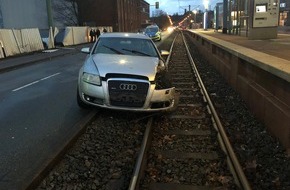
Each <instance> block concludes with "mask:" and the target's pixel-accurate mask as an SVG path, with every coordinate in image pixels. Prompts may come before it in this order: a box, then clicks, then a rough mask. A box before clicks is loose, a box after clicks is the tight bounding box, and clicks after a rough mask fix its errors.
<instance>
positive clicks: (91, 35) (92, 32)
mask: <svg viewBox="0 0 290 190" xmlns="http://www.w3.org/2000/svg"><path fill="white" fill-rule="evenodd" d="M90 42H94V30H93V29H91V30H90Z"/></svg>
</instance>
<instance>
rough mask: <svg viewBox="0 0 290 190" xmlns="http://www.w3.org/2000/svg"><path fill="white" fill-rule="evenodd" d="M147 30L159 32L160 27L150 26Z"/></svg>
mask: <svg viewBox="0 0 290 190" xmlns="http://www.w3.org/2000/svg"><path fill="white" fill-rule="evenodd" d="M145 32H155V33H156V32H158V28H157V27H149V28H146V29H145Z"/></svg>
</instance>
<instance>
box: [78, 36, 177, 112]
mask: <svg viewBox="0 0 290 190" xmlns="http://www.w3.org/2000/svg"><path fill="white" fill-rule="evenodd" d="M82 52H84V53H88V56H87V58H86V60H85V63H84V65H83V66H82V67H81V69H80V71H79V78H78V89H77V102H78V104H79V106H80V107H85V108H87V107H91V106H95V107H101V108H108V109H116V110H130V111H166V110H171V109H172V108H174V107H175V104H176V100H175V98H176V96H175V88H174V87H172V85H171V82H170V77H169V76H168V73H167V69H166V65H165V63H164V60H163V59H162V57H161V54H169V52H167V51H161V54H160V53H159V51H158V49H157V48H156V46H155V44H154V42H153V41H152V40H151V39H150V38H149V37H148V36H146V35H144V34H136V33H104V34H102V35H101V36H100V38H99V39H98V40H97V42H95V44H94V46H93V47H92V49H91V50H90V49H89V48H83V49H82Z"/></svg>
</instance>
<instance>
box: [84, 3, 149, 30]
mask: <svg viewBox="0 0 290 190" xmlns="http://www.w3.org/2000/svg"><path fill="white" fill-rule="evenodd" d="M149 6H150V5H149V4H148V3H147V2H146V1H144V0H106V1H104V0H94V1H92V0H91V1H86V2H82V3H81V4H79V17H80V21H81V23H82V24H83V25H89V26H112V27H113V31H119V32H135V31H138V29H140V28H141V24H142V23H146V22H147V20H149Z"/></svg>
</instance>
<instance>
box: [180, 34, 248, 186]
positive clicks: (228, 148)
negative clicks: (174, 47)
mask: <svg viewBox="0 0 290 190" xmlns="http://www.w3.org/2000/svg"><path fill="white" fill-rule="evenodd" d="M181 33H182V32H181ZM182 38H183V42H184V45H185V47H186V51H187V56H188V58H189V61H190V63H191V65H192V67H193V69H194V73H195V75H196V78H197V81H198V83H199V86H200V88H201V90H202V94H203V95H204V96H205V98H206V101H207V103H208V106H209V109H210V113H211V115H212V116H213V121H214V124H215V125H216V127H217V128H216V129H217V132H218V134H219V135H220V137H221V138H219V142H220V144H221V146H222V147H223V148H224V151H225V153H226V155H227V156H228V158H229V159H230V160H229V161H230V163H229V164H230V168H231V169H232V172H234V176H235V181H236V182H237V183H238V184H237V185H238V186H240V187H242V189H245V190H250V189H251V186H250V184H249V182H248V180H247V178H246V176H245V173H244V171H243V169H242V167H241V165H240V163H239V161H238V159H237V157H236V155H235V153H234V150H233V148H232V145H231V143H230V141H229V139H228V137H227V135H226V132H225V129H224V127H223V125H222V123H221V121H220V119H219V116H218V114H217V112H216V110H215V108H214V105H213V103H212V101H211V99H210V97H209V95H208V93H207V90H206V88H205V86H204V84H203V81H202V79H201V77H200V75H199V72H198V70H197V67H196V65H195V63H194V61H193V59H192V56H191V54H190V51H189V48H188V45H187V42H186V40H185V38H184V35H183V33H182Z"/></svg>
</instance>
